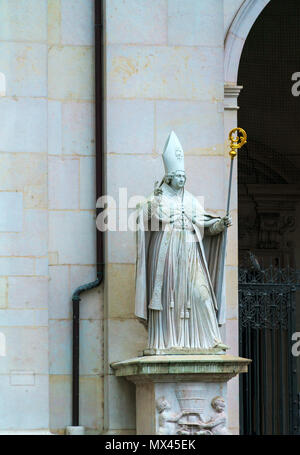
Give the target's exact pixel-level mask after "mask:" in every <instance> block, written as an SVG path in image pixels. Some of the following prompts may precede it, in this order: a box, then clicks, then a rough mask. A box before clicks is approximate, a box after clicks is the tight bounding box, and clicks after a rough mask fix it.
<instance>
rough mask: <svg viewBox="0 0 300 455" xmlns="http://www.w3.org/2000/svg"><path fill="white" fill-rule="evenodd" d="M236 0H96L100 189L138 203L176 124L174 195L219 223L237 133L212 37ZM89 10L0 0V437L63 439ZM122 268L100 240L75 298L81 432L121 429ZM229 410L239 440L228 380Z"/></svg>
mask: <svg viewBox="0 0 300 455" xmlns="http://www.w3.org/2000/svg"><path fill="white" fill-rule="evenodd" d="M247 2H248V0H246V1H243V0H224V1H221V0H151V1H149V0H124V1H120V0H106V2H105V4H106V5H105V29H106V95H107V103H106V165H105V173H106V185H107V186H106V192H107V194H109V195H112V196H114V197H115V198H116V199H117V200H118V197H119V188H122V187H123V188H127V194H128V198H129V197H131V196H134V195H137V194H139V195H144V196H145V195H148V194H149V193H150V192H151V191H152V189H153V184H154V181H155V180H159V179H160V178H161V177H162V175H163V166H162V160H161V155H160V154H161V151H162V147H163V144H164V141H165V138H166V137H167V135H168V133H169V132H170V130H171V129H174V130H175V131H176V134H177V135H178V137H179V138H180V141H181V142H182V145H183V148H184V151H185V156H186V171H187V189H188V190H190V191H191V192H192V193H194V194H195V195H203V196H204V197H205V208H206V209H207V210H209V211H212V212H213V213H215V214H223V213H224V207H225V202H226V201H225V200H226V192H227V181H228V170H229V159H228V155H227V152H228V150H227V133H228V131H229V130H230V129H231V128H232V127H234V126H236V104H235V105H234V106H232V103H231V102H230V103H227V104H226V97H225V103H224V70H223V63H224V37H225V36H226V34H227V32H228V30H229V28H230V25H231V23H232V21H233V19H234V17H235V15H236V13H237V11H238V10H239V8H240V7H241V5H242V4H244V3H247ZM248 3H249V2H248ZM93 11H94V1H93V0H48V1H47V0H3V1H1V2H0V18H1V27H0V72H1V75H0V95H1V98H0V113H1V119H2V120H1V126H0V156H1V165H0V174H1V178H0V182H1V183H0V185H1V192H0V207H1V209H2V214H5V215H4V216H2V219H1V220H0V232H1V236H0V296H1V300H0V321H1V323H0V324H1V326H0V334H1V337H0V339H1V340H5V344H6V355H5V356H1V357H0V381H1V391H2V396H3V403H2V406H1V410H0V431H2V432H5V431H6V432H7V431H23V430H34V431H38V430H43V431H46V430H48V429H50V430H51V431H52V432H54V433H59V434H62V433H63V432H64V431H65V428H66V426H67V425H70V424H71V343H72V306H71V296H72V292H73V291H74V289H75V288H76V287H77V286H78V285H81V284H84V283H86V282H89V281H92V280H94V279H95V275H96V268H95V262H96V248H95V238H96V231H95V137H94V126H95V125H94V123H95V118H94V26H93V21H94V13H93ZM233 82H234V81H233ZM226 93H227V94H228V92H225V95H226ZM233 98H234V101H235V103H236V96H235V97H233ZM227 100H229V98H228V99H227ZM224 107H225V110H224ZM224 132H225V139H224ZM212 173H214V175H216V176H217V178H216V179H215V180H214V181H213V180H212V179H211V174H212ZM233 193H234V194H233V198H232V215H233V221H234V228H231V230H230V234H229V245H228V255H227V262H226V277H227V284H228V286H227V301H228V321H227V325H226V341H227V343H228V344H229V345H230V346H231V347H232V349H231V351H230V354H232V355H236V354H237V353H238V352H237V349H238V345H237V334H238V320H237V194H236V176H235V184H234V186H233ZM118 209H119V210H120V213H122V211H127V202H122V201H119V202H118ZM134 262H135V241H134V234H133V233H132V232H126V231H124V232H123V231H122V232H109V233H108V234H107V236H106V279H105V285H104V287H103V286H101V288H100V289H98V290H94V291H89V292H88V293H86V294H85V295H84V296H83V300H82V303H81V360H80V362H81V363H80V373H81V376H80V392H81V398H80V399H81V402H80V409H81V411H80V424H81V425H84V426H85V427H86V428H87V431H88V432H90V433H101V432H103V431H104V432H106V433H125V434H128V433H134V432H135V396H134V393H135V392H134V385H133V384H131V383H129V382H127V381H126V380H125V379H124V378H116V377H115V376H114V375H113V372H112V370H111V368H110V366H109V365H110V363H111V362H116V361H122V360H124V359H126V358H130V357H135V356H136V355H137V354H138V352H139V351H141V350H143V348H144V347H145V340H146V330H145V328H144V327H143V326H142V325H141V324H140V323H139V322H138V321H137V320H136V319H135V317H134V308H133V305H134ZM102 288H103V289H102ZM2 345H3V343H2ZM0 351H1V352H0V354H1V353H3V352H2V349H1V350H0ZM228 401H229V402H230V406H229V409H228V412H229V428H230V431H232V432H233V433H237V432H238V384H237V383H236V382H235V379H234V380H232V381H231V383H229V390H228ZM125 410H126V411H125Z"/></svg>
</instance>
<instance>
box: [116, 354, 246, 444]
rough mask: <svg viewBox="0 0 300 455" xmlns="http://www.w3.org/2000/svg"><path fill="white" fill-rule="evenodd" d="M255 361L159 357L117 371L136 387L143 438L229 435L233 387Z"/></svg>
mask: <svg viewBox="0 0 300 455" xmlns="http://www.w3.org/2000/svg"><path fill="white" fill-rule="evenodd" d="M250 362H251V360H249V359H244V358H241V357H234V356H231V355H162V356H159V355H156V356H144V357H137V358H134V359H129V360H125V361H123V362H116V363H113V364H112V365H111V367H112V368H113V370H114V372H115V375H116V376H123V377H126V379H128V380H129V381H132V382H134V383H135V384H136V431H137V434H148V435H155V434H211V435H213V434H229V432H228V430H227V417H226V411H225V405H226V395H227V382H228V381H229V380H230V379H231V378H233V377H234V376H236V375H238V374H240V373H246V372H247V371H248V364H249V363H250ZM228 405H229V406H230V403H229V404H228Z"/></svg>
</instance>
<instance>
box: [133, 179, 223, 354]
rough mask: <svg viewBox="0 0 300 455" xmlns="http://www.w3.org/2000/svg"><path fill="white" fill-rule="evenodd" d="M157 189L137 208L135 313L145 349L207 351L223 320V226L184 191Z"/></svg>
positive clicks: (162, 187) (216, 343) (215, 343)
mask: <svg viewBox="0 0 300 455" xmlns="http://www.w3.org/2000/svg"><path fill="white" fill-rule="evenodd" d="M161 189H162V196H161V198H157V197H155V196H154V194H152V195H151V196H150V197H149V198H148V200H147V202H146V203H145V204H142V205H141V206H140V207H139V208H138V218H137V223H138V229H137V262H136V302H135V303H136V315H137V316H138V317H139V318H141V319H144V320H148V334H149V343H148V347H149V348H156V349H168V348H176V347H180V348H194V349H199V348H200V349H201V348H202V349H208V348H211V347H214V346H216V345H218V344H220V343H221V338H220V333H219V327H218V323H219V325H221V324H223V323H224V322H225V311H224V310H225V298H224V291H225V290H224V279H223V278H224V277H223V270H221V268H220V267H219V263H220V255H221V251H222V241H223V238H224V236H223V229H224V227H223V226H222V225H221V222H220V218H218V217H214V216H213V215H211V214H208V213H206V212H205V211H204V209H203V208H202V206H201V205H200V203H199V202H198V200H197V199H196V198H195V197H194V196H192V195H191V194H190V193H189V192H187V191H186V190H182V191H180V192H179V193H176V192H174V191H173V189H172V188H171V187H170V186H169V185H167V184H166V183H164V184H163V185H162V186H161ZM209 220H213V221H214V222H213V223H211V224H210V227H206V228H204V222H207V221H209ZM206 224H207V223H206ZM208 224H209V223H208Z"/></svg>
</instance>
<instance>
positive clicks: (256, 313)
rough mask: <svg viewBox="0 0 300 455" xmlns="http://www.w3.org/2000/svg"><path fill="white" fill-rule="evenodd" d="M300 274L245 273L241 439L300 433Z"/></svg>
mask: <svg viewBox="0 0 300 455" xmlns="http://www.w3.org/2000/svg"><path fill="white" fill-rule="evenodd" d="M298 287H299V288H300V273H299V271H293V270H292V269H290V268H287V269H275V268H272V266H271V267H270V268H269V269H266V270H264V271H262V270H259V271H257V270H247V269H240V270H239V322H240V343H239V346H240V355H241V356H244V357H248V358H251V359H252V364H251V365H250V367H249V372H248V374H247V375H244V376H243V377H240V398H241V399H240V403H241V404H240V409H241V412H240V420H241V434H255V435H260V434H299V416H298V402H299V399H298V396H297V384H296V376H297V374H296V373H297V372H296V366H295V358H294V357H293V356H292V354H291V344H292V338H291V337H292V333H293V332H294V331H295V291H296V288H298Z"/></svg>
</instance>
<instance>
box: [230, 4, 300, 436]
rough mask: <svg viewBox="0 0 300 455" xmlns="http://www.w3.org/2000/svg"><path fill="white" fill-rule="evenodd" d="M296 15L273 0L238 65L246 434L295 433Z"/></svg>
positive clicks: (299, 220)
mask: <svg viewBox="0 0 300 455" xmlns="http://www.w3.org/2000/svg"><path fill="white" fill-rule="evenodd" d="M299 20H300V3H299V1H298V0H288V1H285V2H283V1H282V0H272V1H271V2H270V3H269V4H268V5H267V6H266V7H265V9H264V10H263V11H262V13H261V14H260V16H259V17H258V18H257V20H256V22H255V23H254V25H253V27H252V29H251V31H250V33H249V35H248V38H247V39H246V42H245V45H244V48H243V52H242V56H241V60H240V65H239V72H238V85H242V86H243V90H242V92H241V94H240V97H239V106H240V110H239V114H238V124H239V126H242V127H243V128H244V129H245V130H246V131H247V133H248V138H249V140H248V144H247V146H246V147H245V148H244V150H243V152H241V153H240V155H239V161H238V190H239V197H238V202H239V325H240V354H241V355H242V356H245V357H249V358H252V359H253V363H252V365H251V367H250V369H249V374H248V375H245V376H244V377H243V378H241V382H240V387H241V388H240V390H241V395H240V398H241V399H240V416H241V417H240V419H241V432H242V433H244V434H299V409H300V408H299V403H300V400H299V397H300V395H299V391H300V384H299V377H300V374H299V371H300V370H299V365H298V368H297V359H298V358H299V357H296V356H295V355H293V354H292V344H293V343H294V342H295V341H294V340H295V337H294V338H293V333H295V332H297V331H299V329H300V299H299V295H298V294H300V292H299V289H300V236H299V234H298V233H299V229H300V184H299V176H300V134H299V119H300V97H299V96H298V91H297V86H295V85H294V84H295V83H296V80H297V76H296V75H295V73H297V72H299V71H300V28H299ZM293 79H294V80H293ZM293 85H294V87H293ZM299 93H300V92H299ZM295 95H296V96H295Z"/></svg>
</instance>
